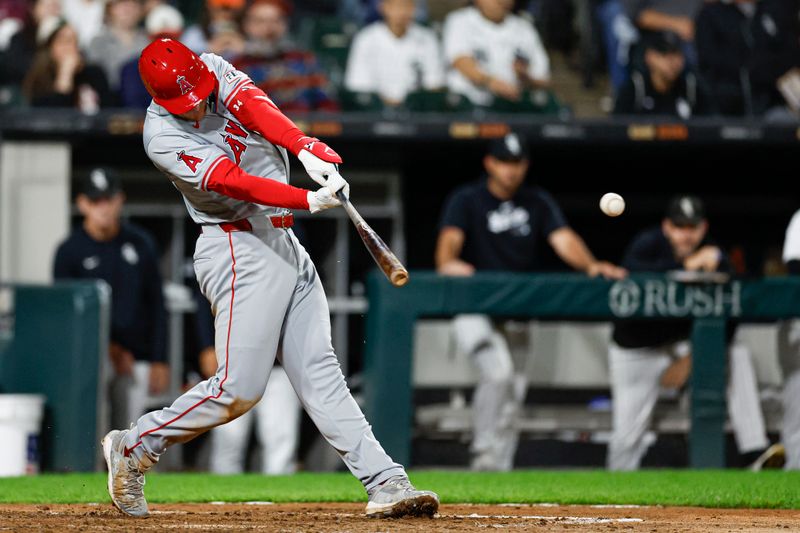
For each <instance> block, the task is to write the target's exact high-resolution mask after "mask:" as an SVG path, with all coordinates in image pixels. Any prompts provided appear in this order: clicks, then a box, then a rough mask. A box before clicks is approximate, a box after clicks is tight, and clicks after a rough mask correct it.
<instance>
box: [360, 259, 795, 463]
mask: <svg viewBox="0 0 800 533" xmlns="http://www.w3.org/2000/svg"><path fill="white" fill-rule="evenodd" d="M368 298H369V313H368V315H367V336H366V353H365V369H364V374H365V384H364V393H365V402H366V404H365V407H366V411H367V415H368V417H369V419H370V421H371V423H372V425H373V429H374V431H375V434H376V436H377V437H378V439H379V440H380V442H381V443H382V445H383V446H384V447H385V448H386V450H387V451H388V452H389V453H390V455H392V456H393V457H394V458H395V459H396V460H398V461H399V462H401V463H406V462H408V460H409V458H410V448H411V446H410V445H411V427H412V421H413V402H412V386H411V376H412V369H411V365H412V357H411V353H412V348H413V336H414V323H415V321H416V320H417V319H419V318H429V317H448V316H452V315H454V314H458V313H484V314H488V315H494V316H507V317H531V318H547V319H561V320H571V321H575V320H583V321H609V320H614V319H620V318H637V319H638V318H644V319H663V318H682V319H686V318H689V319H692V320H693V328H692V343H693V356H694V365H693V367H694V368H693V373H692V377H691V380H692V381H691V385H692V395H691V430H690V433H689V458H690V464H691V466H692V467H694V468H721V467H724V466H725V465H724V460H725V453H724V451H725V437H724V426H725V420H726V417H727V411H726V404H725V402H726V399H725V388H726V383H727V379H726V367H727V357H726V348H725V325H726V322H727V321H728V320H729V319H736V320H737V321H739V322H771V321H775V320H780V319H786V318H791V317H797V316H800V280H797V279H792V278H771V279H764V280H752V281H744V280H733V281H729V282H725V283H709V282H700V283H686V282H681V281H678V280H675V279H673V278H671V277H669V276H663V275H632V276H630V277H629V278H628V279H626V280H623V281H618V282H613V281H606V280H600V279H590V278H587V277H585V276H582V275H579V274H510V273H481V274H478V275H476V276H474V277H472V278H447V277H442V276H438V275H437V274H435V273H433V272H412V273H411V279H410V282H409V284H408V285H406V286H405V287H403V288H402V289H398V288H395V287H393V286H391V285H390V284H389V283H388V282H387V281H386V280H385V279H384V278H383V277H382V275H381V274H380V273H378V272H375V273H373V274H371V277H370V279H369V282H368Z"/></svg>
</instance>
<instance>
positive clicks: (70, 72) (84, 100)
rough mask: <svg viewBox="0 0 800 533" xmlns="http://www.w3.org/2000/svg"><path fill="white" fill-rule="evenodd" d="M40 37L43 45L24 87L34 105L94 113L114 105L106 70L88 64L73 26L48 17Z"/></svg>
mask: <svg viewBox="0 0 800 533" xmlns="http://www.w3.org/2000/svg"><path fill="white" fill-rule="evenodd" d="M38 39H39V40H40V41H41V43H42V44H41V45H40V46H39V49H38V50H37V52H36V56H35V57H34V60H33V64H32V65H31V68H30V70H29V71H28V73H27V75H26V76H25V80H24V82H23V86H22V88H23V93H24V94H25V96H26V97H27V98H28V100H29V102H30V103H31V105H33V106H36V107H74V108H77V109H79V110H80V111H82V112H83V113H87V114H92V113H96V112H97V111H98V110H99V109H100V108H101V107H108V106H109V105H111V104H112V100H113V99H112V95H111V92H110V91H109V89H108V82H107V81H106V78H105V75H104V74H103V71H102V70H101V69H100V68H98V67H96V66H94V65H89V64H87V63H86V61H85V60H84V58H83V56H82V54H81V51H80V49H79V48H78V35H77V34H76V33H75V30H73V29H72V26H70V25H69V24H67V23H66V22H64V21H63V20H61V19H53V18H50V19H46V20H44V21H43V22H42V23H41V24H40V25H39V32H38Z"/></svg>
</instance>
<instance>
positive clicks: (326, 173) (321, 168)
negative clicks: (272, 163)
mask: <svg viewBox="0 0 800 533" xmlns="http://www.w3.org/2000/svg"><path fill="white" fill-rule="evenodd" d="M305 140H306V141H308V142H305V144H304V145H303V148H302V149H301V150H300V151H299V152H297V159H299V160H300V162H301V163H302V164H303V166H304V167H305V169H306V172H307V173H308V175H309V176H311V179H312V180H314V181H316V182H317V183H318V184H319V185H322V186H323V187H326V186H327V185H328V184H327V181H328V178H329V177H330V176H332V175H333V174H338V173H339V169H338V167H337V166H336V165H338V164H339V163H341V162H342V158H341V157H339V154H337V153H336V152H334V151H333V150H332V149H331V148H330V147H329V146H328V145H327V144H325V143H324V142H322V141H320V140H319V139H314V138H313V137H305ZM332 192H335V191H332Z"/></svg>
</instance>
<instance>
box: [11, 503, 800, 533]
mask: <svg viewBox="0 0 800 533" xmlns="http://www.w3.org/2000/svg"><path fill="white" fill-rule="evenodd" d="M363 509H364V506H363V505H361V504H331V503H319V504H288V505H286V504H280V505H272V504H268V503H263V502H262V503H258V502H254V503H249V504H182V505H158V504H156V505H152V506H151V512H152V515H151V517H150V518H147V519H132V518H126V517H123V516H122V515H121V514H120V513H119V512H118V511H117V510H116V509H113V508H112V507H111V505H110V504H106V503H103V504H93V505H0V531H111V530H113V531H147V530H162V529H163V530H170V531H183V530H191V531H280V532H291V533H301V532H348V533H361V532H370V533H379V532H381V533H382V532H395V531H412V532H420V531H426V532H428V531H430V532H460V531H491V530H506V529H507V530H512V531H571V532H581V531H602V532H612V531H626V532H640V531H641V532H648V533H651V532H656V531H658V532H661V531H664V532H700V531H703V532H706V531H709V532H716V531H737V532H739V531H748V532H750V531H758V532H762V531H800V511H771V510H723V509H699V508H680V507H667V508H664V507H634V506H614V507H611V506H572V505H570V506H562V505H444V506H442V507H441V509H440V510H439V515H438V516H437V517H436V518H433V519H427V518H422V519H407V520H381V519H370V518H366V517H365V516H364V515H363Z"/></svg>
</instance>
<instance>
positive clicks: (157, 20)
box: [119, 4, 183, 109]
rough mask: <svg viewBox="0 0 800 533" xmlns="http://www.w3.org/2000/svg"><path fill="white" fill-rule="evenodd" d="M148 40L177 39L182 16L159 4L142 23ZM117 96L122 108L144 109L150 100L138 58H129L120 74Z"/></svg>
mask: <svg viewBox="0 0 800 533" xmlns="http://www.w3.org/2000/svg"><path fill="white" fill-rule="evenodd" d="M144 27H145V30H147V34H148V36H149V37H150V40H155V39H161V38H165V37H166V38H170V39H178V38H179V37H180V35H181V33H182V32H183V15H181V12H180V11H178V10H177V9H175V8H174V7H172V6H170V5H167V4H161V5H157V6H155V7H153V8H152V9H151V10H150V12H149V13H148V14H147V17H146V18H145V21H144ZM119 95H120V99H121V103H122V105H123V106H124V107H131V108H138V109H146V108H147V106H149V105H150V102H151V101H152V98H151V96H150V93H148V92H147V89H145V88H144V84H143V83H142V78H141V76H139V58H138V57H134V58H131V60H130V61H128V62H127V63H126V64H125V65H124V66H123V67H122V71H121V74H120V87H119Z"/></svg>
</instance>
